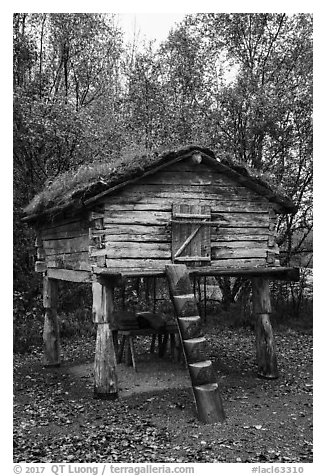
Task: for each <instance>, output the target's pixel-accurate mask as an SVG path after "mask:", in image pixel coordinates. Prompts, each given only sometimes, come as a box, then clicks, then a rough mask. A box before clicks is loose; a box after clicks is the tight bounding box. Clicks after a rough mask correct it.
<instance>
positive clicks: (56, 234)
mask: <svg viewBox="0 0 326 476" xmlns="http://www.w3.org/2000/svg"><path fill="white" fill-rule="evenodd" d="M88 234H89V229H87V230H86V229H84V228H82V229H81V228H78V229H76V230H71V229H69V230H67V231H57V230H56V229H55V228H53V229H51V230H47V231H46V232H43V233H42V240H45V241H48V240H50V241H51V240H67V239H72V238H81V237H83V236H87V235H88Z"/></svg>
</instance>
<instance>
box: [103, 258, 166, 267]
mask: <svg viewBox="0 0 326 476" xmlns="http://www.w3.org/2000/svg"><path fill="white" fill-rule="evenodd" d="M105 263H106V267H107V268H124V269H126V268H145V269H146V268H156V269H164V267H165V265H167V264H171V260H168V259H132V258H128V259H124V258H122V259H106V260H105Z"/></svg>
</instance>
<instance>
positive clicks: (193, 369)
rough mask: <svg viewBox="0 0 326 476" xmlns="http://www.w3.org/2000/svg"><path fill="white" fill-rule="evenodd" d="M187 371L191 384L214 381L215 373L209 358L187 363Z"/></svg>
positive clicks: (203, 383)
mask: <svg viewBox="0 0 326 476" xmlns="http://www.w3.org/2000/svg"><path fill="white" fill-rule="evenodd" d="M189 373H190V378H191V382H192V385H205V384H208V383H214V382H215V375H214V371H213V365H212V361H211V360H204V361H202V362H195V363H192V364H189Z"/></svg>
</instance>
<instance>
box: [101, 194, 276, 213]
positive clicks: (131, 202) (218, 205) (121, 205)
mask: <svg viewBox="0 0 326 476" xmlns="http://www.w3.org/2000/svg"><path fill="white" fill-rule="evenodd" d="M189 199H191V198H189V197H188V195H187V196H185V200H186V201H187V202H189ZM192 202H193V203H194V205H207V206H209V207H210V208H211V209H212V210H213V211H215V212H243V213H246V212H257V213H259V212H264V213H265V212H267V211H268V210H269V209H270V206H271V205H270V203H269V202H267V201H262V199H259V197H258V199H257V201H255V200H252V199H248V198H241V197H238V198H237V197H234V199H233V200H232V197H231V198H230V199H226V198H225V199H224V200H217V199H216V196H215V197H214V199H210V198H208V197H207V196H206V195H205V196H201V197H200V198H199V199H198V198H197V199H195V200H194V199H193V200H192ZM172 204H173V200H172V199H171V198H170V197H168V198H162V197H155V196H153V197H147V196H146V195H145V196H144V195H142V196H139V195H138V194H137V196H136V197H134V198H132V197H125V196H120V195H117V196H113V197H109V198H108V199H107V201H106V202H105V203H104V206H105V213H106V214H108V213H110V212H112V211H116V210H126V211H130V210H135V211H146V210H161V211H166V212H171V210H172Z"/></svg>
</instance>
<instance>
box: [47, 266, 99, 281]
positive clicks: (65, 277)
mask: <svg viewBox="0 0 326 476" xmlns="http://www.w3.org/2000/svg"><path fill="white" fill-rule="evenodd" d="M46 274H47V276H48V277H49V278H51V279H59V280H61V281H71V282H74V283H91V282H92V275H91V273H90V272H88V271H75V270H71V269H55V268H48V269H47V273H46Z"/></svg>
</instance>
